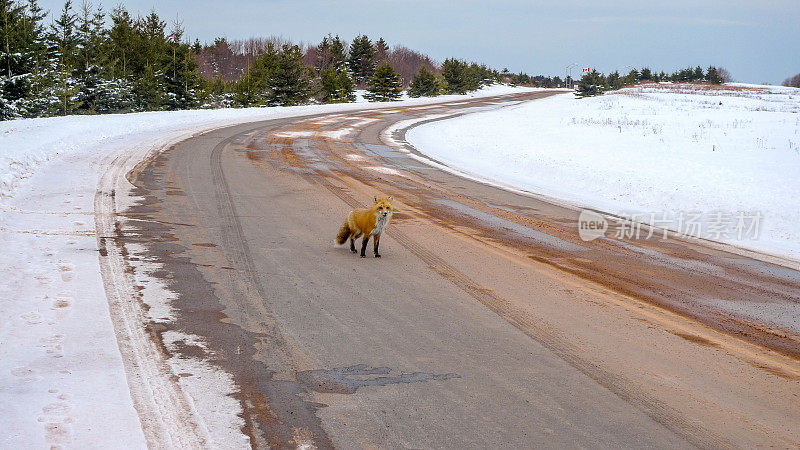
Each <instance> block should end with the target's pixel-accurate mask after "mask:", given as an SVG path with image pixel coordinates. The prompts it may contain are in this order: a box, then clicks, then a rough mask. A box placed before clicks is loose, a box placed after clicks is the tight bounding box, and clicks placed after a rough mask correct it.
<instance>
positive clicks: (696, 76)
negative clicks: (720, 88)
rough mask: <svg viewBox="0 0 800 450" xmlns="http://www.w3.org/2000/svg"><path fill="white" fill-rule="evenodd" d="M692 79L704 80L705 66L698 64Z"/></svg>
mask: <svg viewBox="0 0 800 450" xmlns="http://www.w3.org/2000/svg"><path fill="white" fill-rule="evenodd" d="M692 81H703V68H702V67H700V66H697V67H695V68H694V74H693V75H692Z"/></svg>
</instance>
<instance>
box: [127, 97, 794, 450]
mask: <svg viewBox="0 0 800 450" xmlns="http://www.w3.org/2000/svg"><path fill="white" fill-rule="evenodd" d="M547 95H551V94H550V93H525V94H515V95H509V96H503V97H495V98H484V99H472V100H467V101H460V102H450V103H449V104H441V105H431V106H422V107H397V108H393V109H385V110H369V111H359V112H352V113H343V114H333V115H325V116H307V117H300V118H293V119H281V120H273V121H266V122H261V123H251V124H244V125H239V126H234V127H230V128H225V129H221V130H216V131H212V132H209V133H206V134H203V135H200V136H196V137H194V138H192V139H188V140H186V141H183V142H181V143H179V144H177V145H175V146H173V147H171V148H170V149H169V150H167V151H165V152H163V153H161V154H160V155H158V156H157V157H155V158H153V159H152V160H150V161H148V163H147V164H144V165H142V166H141V167H140V168H139V170H137V171H135V172H133V173H132V174H131V175H130V180H131V181H132V182H133V184H134V185H135V186H136V191H135V193H136V194H137V195H140V196H142V198H143V199H144V200H143V201H140V202H139V203H138V204H136V205H132V206H131V207H130V208H128V209H127V210H126V211H125V212H124V213H123V214H121V219H120V220H121V221H122V220H124V221H127V222H126V226H125V227H118V230H117V233H118V236H116V238H118V240H119V241H120V242H123V243H127V244H137V245H140V246H142V247H143V248H144V249H145V250H144V251H145V252H146V254H147V255H148V258H149V259H151V260H153V261H158V262H159V263H160V264H161V265H162V266H163V269H162V270H160V271H158V272H157V273H155V275H156V276H159V277H161V278H162V279H163V280H165V282H167V283H168V284H169V287H170V288H171V290H173V291H174V292H176V293H177V298H176V299H175V300H174V301H173V308H174V315H175V317H176V320H175V321H174V323H172V324H170V325H167V326H163V325H161V326H159V327H155V326H154V327H151V329H150V331H151V334H152V337H153V339H154V340H155V341H156V342H158V341H159V339H160V337H161V336H162V334H163V333H164V332H166V331H169V330H178V331H181V332H185V333H189V334H193V335H197V336H200V337H202V338H203V340H204V342H205V343H206V346H207V347H208V348H209V349H210V350H211V354H213V355H214V357H213V358H212V359H211V362H212V363H213V364H215V365H218V366H219V367H221V368H223V369H224V370H225V371H227V372H228V373H230V374H232V376H233V380H234V382H235V384H236V386H237V392H236V393H235V394H234V396H235V398H236V399H237V400H238V401H239V402H240V404H241V405H242V408H243V410H244V421H245V427H244V431H245V433H246V434H248V435H249V436H250V438H251V443H253V445H254V446H258V447H267V446H273V447H278V448H281V447H287V448H288V447H295V446H298V445H302V444H311V445H313V446H316V447H318V448H328V447H338V448H500V447H504V448H520V447H603V448H608V447H660V448H685V447H752V446H756V445H772V446H778V447H796V446H800V407H798V405H800V397H798V393H800V383H798V380H800V362H799V360H798V358H799V357H800V330H798V329H797V323H796V319H792V318H791V317H789V318H788V319H787V318H786V316H785V315H782V311H789V310H791V308H792V307H796V305H797V303H800V289H798V287H799V286H800V274H798V272H797V271H795V270H793V269H790V268H786V267H783V266H780V265H777V264H773V263H770V262H764V261H761V260H759V259H754V258H752V257H751V256H752V255H739V254H736V253H732V252H729V251H727V250H726V249H725V248H720V247H719V246H713V245H707V244H706V243H703V242H696V241H692V242H690V241H685V240H680V239H669V240H666V241H662V240H635V241H617V240H614V239H610V238H608V239H598V240H596V241H593V242H583V241H582V240H581V239H580V238H579V236H578V232H577V225H576V224H577V217H578V212H577V211H576V210H575V209H574V208H571V207H569V206H565V205H559V204H558V203H557V202H553V201H550V200H548V199H544V198H539V197H537V196H535V195H523V194H521V193H515V192H510V191H507V190H503V189H500V188H497V187H493V186H489V185H486V184H483V183H480V182H477V181H473V180H470V179H467V178H463V177H459V176H457V175H454V174H452V173H450V172H448V171H446V170H441V168H437V167H435V166H431V165H427V164H424V163H422V162H421V161H420V159H419V158H418V157H417V156H418V155H416V154H415V153H414V149H411V148H410V147H409V146H408V145H407V144H405V143H403V136H404V133H405V129H404V128H403V127H400V128H399V129H397V130H395V131H393V132H391V133H389V134H391V136H389V137H390V138H392V139H387V133H386V132H385V130H386V129H387V128H388V127H390V126H392V125H394V124H397V123H398V122H400V121H405V120H409V119H413V118H420V117H427V116H431V115H438V116H439V117H438V118H436V119H432V120H439V119H441V118H443V117H444V116H446V115H456V114H465V113H469V112H472V111H476V110H482V109H487V108H489V109H490V108H499V107H503V106H506V105H510V104H515V103H518V102H520V101H535V100H536V99H537V98H541V97H544V96H547ZM389 141H392V142H396V143H395V144H393V145H388V144H387V142H389ZM397 143H399V144H397ZM373 195H378V196H389V195H392V196H393V197H394V199H395V201H394V205H395V208H396V211H397V212H396V213H395V215H394V218H393V220H392V223H391V225H390V226H389V228H388V232H387V235H386V236H385V237H384V238H383V239H382V241H381V253H382V255H383V257H382V258H381V259H375V258H372V257H371V255H370V257H368V258H366V259H361V258H358V257H357V256H354V255H352V254H351V253H350V252H349V251H347V250H346V249H343V248H334V247H333V245H332V244H333V238H334V236H335V234H336V231H337V230H338V227H339V225H341V222H343V220H344V218H345V217H346V214H347V212H348V211H349V210H350V209H351V208H354V207H360V206H364V205H368V204H369V203H370V201H371V198H372V196H373ZM165 352H166V350H165ZM180 352H182V353H184V354H186V355H188V356H191V355H193V354H196V353H197V349H196V348H194V347H192V346H190V345H187V346H185V347H184V348H182V349H181V350H180Z"/></svg>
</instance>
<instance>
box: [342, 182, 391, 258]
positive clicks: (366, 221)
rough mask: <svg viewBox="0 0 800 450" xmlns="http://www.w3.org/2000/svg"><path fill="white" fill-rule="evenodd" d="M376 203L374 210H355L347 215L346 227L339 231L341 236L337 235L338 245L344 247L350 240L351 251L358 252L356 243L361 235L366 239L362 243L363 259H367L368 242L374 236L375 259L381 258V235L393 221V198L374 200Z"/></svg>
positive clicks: (375, 198)
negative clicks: (379, 247) (379, 246)
mask: <svg viewBox="0 0 800 450" xmlns="http://www.w3.org/2000/svg"><path fill="white" fill-rule="evenodd" d="M372 199H373V200H374V201H375V203H374V204H373V205H372V209H354V210H353V211H350V214H348V215H347V220H346V221H345V222H344V225H342V227H341V228H340V229H339V234H337V235H336V245H337V246H342V245H344V243H345V242H347V239H348V238H350V251H351V252H353V253H355V252H356V244H355V241H356V239H358V238H359V237H361V235H363V236H364V239H363V240H362V241H361V257H362V258H366V256H367V255H365V254H364V253H365V252H366V250H367V242H368V241H369V237H370V236H372V237H373V239H372V243H373V246H374V250H375V257H376V258H380V257H381V255H380V253H378V245H379V244H380V242H381V233H383V230H385V229H386V227H387V226H388V225H389V221H390V220H392V197H389V198H378V197H373V198H372Z"/></svg>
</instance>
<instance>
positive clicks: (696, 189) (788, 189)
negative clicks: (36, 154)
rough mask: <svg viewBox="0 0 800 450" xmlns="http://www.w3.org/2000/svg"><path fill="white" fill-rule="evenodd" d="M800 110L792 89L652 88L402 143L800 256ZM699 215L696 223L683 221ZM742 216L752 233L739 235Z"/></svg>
mask: <svg viewBox="0 0 800 450" xmlns="http://www.w3.org/2000/svg"><path fill="white" fill-rule="evenodd" d="M799 112H800V90H798V89H794V88H783V87H774V86H749V85H726V86H723V87H719V88H716V89H709V88H708V87H705V86H697V85H680V84H676V85H654V84H653V85H645V86H641V87H637V88H630V89H623V90H620V91H616V92H611V93H608V94H606V95H604V96H601V97H593V98H587V99H581V100H578V99H575V98H574V96H573V95H571V94H565V95H558V96H554V97H550V98H546V99H543V100H537V101H534V102H530V103H525V104H522V105H518V106H513V107H509V108H504V109H503V110H499V111H492V112H483V113H476V114H470V115H467V116H463V117H459V118H455V119H452V120H446V121H440V122H434V123H430V124H426V125H423V126H420V127H417V128H413V129H411V130H410V131H409V133H408V134H407V139H408V141H409V142H410V143H411V144H412V145H414V146H415V147H416V148H417V149H419V150H420V151H421V152H422V153H424V154H427V155H429V156H431V157H433V158H435V159H437V160H439V161H441V162H443V163H445V164H447V165H449V166H451V167H453V168H456V169H458V170H461V171H464V172H466V173H469V174H472V175H475V176H478V177H481V178H483V179H486V180H490V181H494V182H498V183H500V184H505V185H509V186H513V187H516V188H519V189H522V190H526V191H529V192H535V193H539V194H544V195H547V196H550V197H554V198H557V199H561V200H564V201H567V202H570V203H576V204H579V205H583V206H591V207H594V208H599V209H602V210H605V211H607V212H609V213H612V214H618V215H624V216H633V215H634V214H636V216H635V217H634V219H637V220H639V221H643V222H649V220H647V218H648V217H650V215H651V214H655V215H656V217H657V218H659V219H663V218H664V217H666V220H663V225H664V226H665V227H667V228H671V229H674V230H677V231H681V232H684V233H687V234H694V235H697V236H699V237H704V238H710V239H714V240H718V241H722V242H727V243H731V244H734V245H737V246H741V247H744V248H750V249H754V250H757V251H763V252H768V253H774V254H777V255H780V256H785V257H789V258H792V259H795V260H797V259H800V199H799V198H798V195H797V192H798V188H800V179H798V174H800V114H798V113H799ZM742 213H743V214H742ZM664 214H666V216H664ZM696 214H701V216H702V217H701V219H700V221H701V222H702V227H701V228H699V229H694V230H689V229H687V228H686V227H681V222H680V221H681V220H684V224H685V223H686V222H685V220H686V219H687V218H688V217H690V215H696ZM742 216H744V218H745V219H746V220H748V223H747V226H751V225H756V226H757V228H758V229H757V232H758V234H757V239H751V238H752V237H755V233H750V234H744V237H743V238H740V236H739V232H738V231H739V230H737V229H736V228H735V227H736V222H737V221H738V220H739V219H740V218H741V217H742ZM758 217H760V219H759V218H758ZM718 220H719V223H720V224H722V222H725V223H724V225H726V226H727V228H726V230H724V231H725V232H723V233H715V232H714V230H712V227H713V226H714V223H712V222H714V221H718ZM759 221H760V223H756V222H759ZM692 231H696V232H692ZM717 231H719V230H717ZM745 231H746V230H745ZM709 232H711V233H710V234H709Z"/></svg>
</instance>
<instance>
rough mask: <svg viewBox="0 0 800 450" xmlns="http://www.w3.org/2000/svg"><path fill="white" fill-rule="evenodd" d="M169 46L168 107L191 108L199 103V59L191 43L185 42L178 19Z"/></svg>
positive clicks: (167, 70)
mask: <svg viewBox="0 0 800 450" xmlns="http://www.w3.org/2000/svg"><path fill="white" fill-rule="evenodd" d="M167 48H168V51H169V54H168V55H167V57H168V58H169V60H168V62H167V66H166V90H167V101H166V107H167V108H168V109H173V110H174V109H186V108H191V107H193V106H195V105H196V104H197V92H196V89H197V87H198V86H197V71H196V69H197V61H196V60H195V58H194V53H193V52H192V49H191V47H190V46H189V44H188V43H185V42H183V27H182V25H181V24H180V22H178V21H177V20H176V21H175V22H174V23H173V25H172V29H171V30H170V34H169V41H168V43H167Z"/></svg>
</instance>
